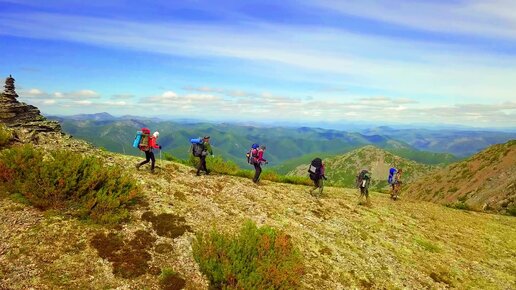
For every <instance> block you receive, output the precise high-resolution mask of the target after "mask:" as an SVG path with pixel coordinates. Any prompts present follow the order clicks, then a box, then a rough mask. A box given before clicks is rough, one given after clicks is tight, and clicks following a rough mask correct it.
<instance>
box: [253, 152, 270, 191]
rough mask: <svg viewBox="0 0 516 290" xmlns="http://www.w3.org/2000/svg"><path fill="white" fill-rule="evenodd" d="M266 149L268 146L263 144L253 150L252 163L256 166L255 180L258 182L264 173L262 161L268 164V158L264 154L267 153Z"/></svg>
mask: <svg viewBox="0 0 516 290" xmlns="http://www.w3.org/2000/svg"><path fill="white" fill-rule="evenodd" d="M265 149H267V147H266V146H265V145H261V146H260V147H258V148H255V149H253V150H251V156H252V161H251V162H252V164H253V166H254V177H253V182H254V183H258V181H259V180H260V175H261V174H262V163H265V164H268V163H269V162H267V160H265V159H264V158H263V154H264V153H265Z"/></svg>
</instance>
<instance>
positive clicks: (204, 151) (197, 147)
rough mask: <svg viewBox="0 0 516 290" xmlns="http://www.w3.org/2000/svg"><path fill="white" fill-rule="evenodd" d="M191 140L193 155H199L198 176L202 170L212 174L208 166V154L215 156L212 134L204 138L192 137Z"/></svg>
mask: <svg viewBox="0 0 516 290" xmlns="http://www.w3.org/2000/svg"><path fill="white" fill-rule="evenodd" d="M190 142H191V143H192V154H193V156H194V157H199V165H198V166H197V176H200V175H201V171H204V172H205V173H206V175H208V174H210V171H209V170H208V168H207V167H206V156H208V154H210V155H212V156H213V150H212V149H211V145H210V136H204V137H203V138H202V139H201V138H199V139H191V140H190Z"/></svg>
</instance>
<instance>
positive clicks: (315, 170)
mask: <svg viewBox="0 0 516 290" xmlns="http://www.w3.org/2000/svg"><path fill="white" fill-rule="evenodd" d="M321 167H322V159H321V158H319V157H317V158H315V159H314V160H312V162H311V163H310V166H309V167H308V173H310V179H312V180H313V179H315V178H316V177H317V176H319V175H321Z"/></svg>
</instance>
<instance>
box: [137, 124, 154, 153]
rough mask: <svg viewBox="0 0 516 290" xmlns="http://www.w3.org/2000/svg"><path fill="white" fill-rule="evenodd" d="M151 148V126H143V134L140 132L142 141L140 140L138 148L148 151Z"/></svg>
mask: <svg viewBox="0 0 516 290" xmlns="http://www.w3.org/2000/svg"><path fill="white" fill-rule="evenodd" d="M137 134H138V133H137ZM133 145H134V144H133ZM149 148H150V130H149V128H142V130H141V134H140V142H138V149H140V150H142V151H148V150H149Z"/></svg>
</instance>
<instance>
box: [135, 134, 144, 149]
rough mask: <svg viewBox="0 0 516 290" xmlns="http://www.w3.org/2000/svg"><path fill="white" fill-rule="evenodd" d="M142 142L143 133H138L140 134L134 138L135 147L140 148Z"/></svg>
mask: <svg viewBox="0 0 516 290" xmlns="http://www.w3.org/2000/svg"><path fill="white" fill-rule="evenodd" d="M141 141H142V131H138V132H136V136H135V137H134V141H133V147H134V148H138V146H139V145H140V142H141Z"/></svg>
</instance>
